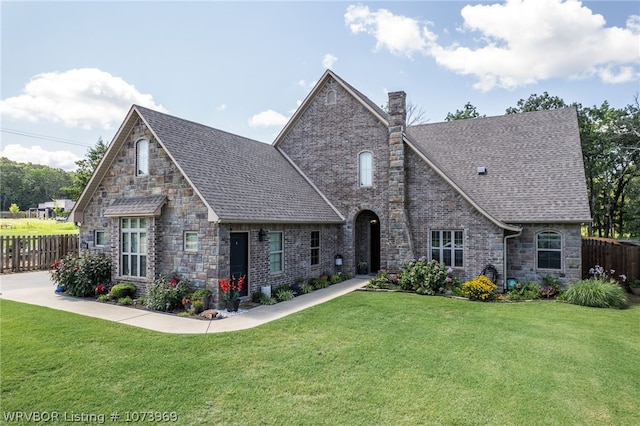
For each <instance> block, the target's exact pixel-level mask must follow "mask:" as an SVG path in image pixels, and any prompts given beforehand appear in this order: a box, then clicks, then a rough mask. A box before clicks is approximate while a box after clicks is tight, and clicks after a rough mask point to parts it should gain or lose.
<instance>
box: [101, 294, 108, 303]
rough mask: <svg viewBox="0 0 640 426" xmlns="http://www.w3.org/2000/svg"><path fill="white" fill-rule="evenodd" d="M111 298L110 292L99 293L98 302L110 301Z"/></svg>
mask: <svg viewBox="0 0 640 426" xmlns="http://www.w3.org/2000/svg"><path fill="white" fill-rule="evenodd" d="M109 300H111V298H110V297H109V295H108V294H100V295H98V302H108V301H109Z"/></svg>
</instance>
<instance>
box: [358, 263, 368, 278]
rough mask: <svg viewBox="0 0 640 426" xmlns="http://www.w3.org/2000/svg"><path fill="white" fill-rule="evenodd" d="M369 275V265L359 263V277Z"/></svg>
mask: <svg viewBox="0 0 640 426" xmlns="http://www.w3.org/2000/svg"><path fill="white" fill-rule="evenodd" d="M368 273H369V264H368V263H367V262H365V261H360V262H358V275H367V274H368Z"/></svg>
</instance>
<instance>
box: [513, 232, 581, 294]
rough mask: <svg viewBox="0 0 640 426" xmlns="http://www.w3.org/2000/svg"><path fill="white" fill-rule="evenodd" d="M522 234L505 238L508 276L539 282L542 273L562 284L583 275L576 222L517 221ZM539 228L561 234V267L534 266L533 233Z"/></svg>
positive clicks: (523, 280) (534, 237) (579, 236)
mask: <svg viewBox="0 0 640 426" xmlns="http://www.w3.org/2000/svg"><path fill="white" fill-rule="evenodd" d="M516 226H520V227H522V234H521V235H520V236H519V237H515V238H512V239H509V240H508V243H507V250H508V258H507V275H508V277H507V278H515V279H517V280H518V281H519V282H525V281H532V282H536V283H541V282H542V279H543V278H544V277H545V275H551V276H554V277H558V278H560V282H561V283H562V284H563V285H567V284H569V283H571V282H574V281H578V280H580V279H581V278H582V236H581V233H580V225H579V224H516ZM542 231H554V232H558V233H560V234H561V235H562V249H563V253H564V258H563V260H562V269H561V270H547V269H541V270H539V269H538V268H537V262H536V235H537V234H538V233H539V232H542Z"/></svg>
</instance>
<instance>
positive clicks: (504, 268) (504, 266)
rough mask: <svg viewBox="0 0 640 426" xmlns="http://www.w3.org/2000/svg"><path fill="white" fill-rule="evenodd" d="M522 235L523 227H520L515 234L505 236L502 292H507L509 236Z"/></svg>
mask: <svg viewBox="0 0 640 426" xmlns="http://www.w3.org/2000/svg"><path fill="white" fill-rule="evenodd" d="M520 235H522V229H520V230H519V231H518V232H516V233H515V234H511V235H505V236H504V249H503V250H502V282H503V285H502V292H503V293H506V292H507V240H508V239H509V238H515V237H519V236H520Z"/></svg>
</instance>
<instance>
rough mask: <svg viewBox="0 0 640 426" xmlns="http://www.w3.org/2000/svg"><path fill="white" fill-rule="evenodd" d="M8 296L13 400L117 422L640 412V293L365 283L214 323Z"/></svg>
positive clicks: (545, 420)
mask: <svg viewBox="0 0 640 426" xmlns="http://www.w3.org/2000/svg"><path fill="white" fill-rule="evenodd" d="M283 303H286V302H283ZM0 308H1V316H0V319H1V324H0V325H1V329H0V330H1V336H0V342H1V345H2V351H1V356H2V358H1V362H2V373H1V374H2V377H1V391H2V394H1V395H2V410H3V411H4V412H5V413H6V412H10V411H16V410H20V411H58V412H68V413H71V412H75V413H103V414H105V415H106V420H107V421H109V420H110V418H109V415H110V414H111V413H112V412H114V411H118V412H119V413H120V414H121V418H120V422H124V416H125V413H126V412H133V411H138V412H140V411H154V412H176V413H177V415H178V416H179V421H178V424H181V425H202V424H212V425H213V424H220V425H257V424H263V425H269V424H272V425H323V424H324V425H367V426H370V425H413V424H444V425H450V424H456V425H474V424H477V425H525V424H545V425H554V424H557V425H637V424H640V408H639V405H638V404H639V403H640V327H639V325H640V306H637V305H636V306H633V307H632V308H631V309H627V310H612V309H596V308H586V307H579V306H574V305H568V304H562V303H555V302H537V303H513V304H507V303H479V302H467V301H460V300H452V299H446V298H442V297H428V296H418V295H415V294H406V293H381V292H380V293H378V292H355V293H352V294H349V295H346V296H343V297H340V298H338V299H335V300H332V301H330V302H327V303H324V304H322V305H319V306H316V307H313V308H310V309H307V310H305V311H302V312H299V313H297V314H294V315H291V316H289V317H286V318H284V319H281V320H278V321H275V322H272V323H269V324H266V325H264V326H261V327H258V328H255V329H251V330H245V331H240V332H233V333H225V334H218V335H167V334H161V333H156V332H152V331H147V330H142V329H137V328H133V327H128V326H125V325H121V324H116V323H110V322H107V321H102V320H99V319H94V318H87V317H82V316H79V315H74V314H70V313H66V312H61V311H55V310H51V309H47V308H42V307H35V306H30V305H25V304H20V303H15V302H10V301H4V300H3V301H2V302H1V304H0ZM223 321H224V320H223ZM3 420H4V419H3Z"/></svg>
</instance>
